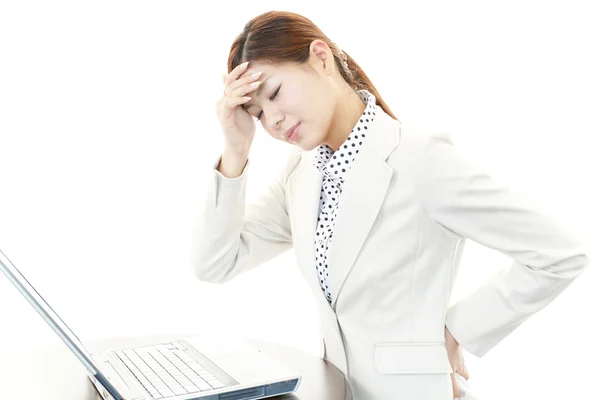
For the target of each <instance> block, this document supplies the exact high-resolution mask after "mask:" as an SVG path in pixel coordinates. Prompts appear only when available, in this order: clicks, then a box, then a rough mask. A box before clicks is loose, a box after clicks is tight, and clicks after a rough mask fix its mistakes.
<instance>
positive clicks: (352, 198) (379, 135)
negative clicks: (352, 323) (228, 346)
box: [290, 106, 400, 310]
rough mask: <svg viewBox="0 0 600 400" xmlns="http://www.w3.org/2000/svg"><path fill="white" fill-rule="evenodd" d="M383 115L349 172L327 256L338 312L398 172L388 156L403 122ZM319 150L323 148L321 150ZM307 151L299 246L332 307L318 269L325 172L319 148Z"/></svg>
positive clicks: (306, 270) (295, 186)
mask: <svg viewBox="0 0 600 400" xmlns="http://www.w3.org/2000/svg"><path fill="white" fill-rule="evenodd" d="M377 112H378V115H377V117H376V118H375V120H374V121H373V124H372V125H371V126H370V127H369V129H370V132H369V135H368V136H367V137H366V138H365V141H364V142H363V144H362V147H361V149H360V153H358V154H357V155H356V158H355V159H354V162H353V163H352V167H351V168H350V169H349V170H348V174H347V176H346V180H345V182H344V186H343V188H342V195H341V196H340V200H339V206H338V207H339V209H338V216H337V219H336V221H335V227H334V229H333V237H332V241H331V245H330V246H329V250H328V252H327V260H328V266H329V289H330V291H331V295H332V305H331V308H332V309H334V310H335V306H336V303H337V298H338V295H339V292H340V290H341V288H342V286H343V284H344V282H345V281H346V277H347V276H348V274H349V273H350V271H351V269H352V266H353V265H354V261H355V259H356V257H357V255H358V252H359V251H360V249H361V248H362V246H363V244H364V242H365V240H366V238H367V236H368V234H369V232H370V230H371V227H372V226H373V223H374V222H375V218H376V217H377V215H378V213H379V209H380V208H381V204H382V203H383V199H384V198H385V194H386V192H387V189H388V186H389V184H390V181H391V178H392V175H393V170H392V168H391V167H390V166H389V165H388V164H387V163H386V160H387V157H388V156H389V154H390V153H391V152H392V150H393V149H395V148H396V147H397V146H398V143H399V137H400V123H399V122H398V121H396V120H395V119H393V118H392V117H390V116H389V115H388V114H386V113H385V112H384V111H383V109H381V107H380V106H377ZM317 149H318V148H317ZM317 149H313V150H311V151H307V152H305V153H304V154H303V157H302V161H301V166H300V168H299V169H298V170H297V171H296V173H294V174H293V175H292V176H291V177H290V182H291V188H290V193H291V198H292V203H293V205H292V208H293V215H294V220H295V231H294V232H293V234H294V239H293V240H294V247H295V248H296V250H297V257H298V263H299V266H300V269H301V270H302V272H303V274H305V276H306V278H307V281H308V282H309V286H310V287H311V289H312V290H313V291H314V292H316V294H317V298H321V300H322V301H324V302H325V303H326V305H327V308H330V307H329V303H327V300H326V299H325V295H324V293H323V291H322V289H321V286H320V282H319V278H318V274H317V272H316V267H315V257H316V252H315V231H316V224H317V217H318V212H319V200H320V199H319V198H320V194H321V185H322V179H323V177H322V175H321V172H320V171H319V170H318V169H317V168H316V167H315V166H314V165H313V160H314V157H315V155H316V150H317Z"/></svg>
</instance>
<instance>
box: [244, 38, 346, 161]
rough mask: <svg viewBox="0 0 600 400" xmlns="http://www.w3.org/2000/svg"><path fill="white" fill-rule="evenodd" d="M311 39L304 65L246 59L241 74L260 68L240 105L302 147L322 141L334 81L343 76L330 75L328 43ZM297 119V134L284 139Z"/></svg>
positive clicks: (273, 133) (275, 135)
mask: <svg viewBox="0 0 600 400" xmlns="http://www.w3.org/2000/svg"><path fill="white" fill-rule="evenodd" d="M315 43H316V45H314V46H311V54H310V59H309V61H308V62H307V64H305V65H302V66H300V65H298V64H295V63H280V64H277V65H274V64H270V63H262V62H260V61H250V63H249V64H248V69H247V70H246V71H245V72H244V74H242V76H245V75H246V74H249V75H251V74H252V73H254V72H257V71H260V72H262V74H261V76H260V77H259V78H258V80H260V81H261V82H263V83H261V85H260V86H259V87H258V88H257V89H256V90H254V91H252V92H249V93H248V96H250V97H252V99H251V100H250V101H248V102H247V103H245V104H244V108H246V110H247V111H248V112H249V113H250V115H252V116H253V117H254V118H255V119H256V118H260V119H259V120H260V122H261V124H262V126H263V129H264V130H265V131H266V132H268V133H269V135H271V136H272V137H273V138H275V139H277V140H281V141H284V142H286V143H290V144H293V145H295V146H298V147H300V148H302V149H304V150H312V149H314V148H315V147H317V146H318V145H320V144H321V143H323V142H324V141H325V138H326V137H327V134H328V132H329V131H330V129H329V127H330V124H331V120H332V117H333V114H334V109H335V104H336V90H335V85H339V84H340V83H339V79H342V80H343V78H341V75H340V76H339V77H338V78H336V77H334V68H335V69H337V68H336V67H335V62H334V60H333V57H332V55H331V51H330V50H329V47H328V46H327V45H325V44H324V43H323V42H320V41H318V42H315ZM319 43H322V44H323V45H320V44H319ZM312 49H314V50H312ZM328 51H329V52H328ZM327 53H328V54H327ZM336 79H338V80H337V81H336ZM261 87H262V90H261ZM258 92H260V93H259V94H258V95H257V93H258ZM298 123H300V125H299V127H298V134H297V135H295V137H294V136H292V138H291V139H292V140H288V138H287V137H286V131H287V130H288V129H289V128H291V127H293V126H295V125H296V124H298Z"/></svg>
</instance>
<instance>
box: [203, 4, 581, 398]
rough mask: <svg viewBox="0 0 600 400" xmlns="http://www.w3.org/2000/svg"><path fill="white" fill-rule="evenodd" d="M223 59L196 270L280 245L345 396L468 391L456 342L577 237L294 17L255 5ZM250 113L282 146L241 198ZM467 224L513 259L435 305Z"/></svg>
mask: <svg viewBox="0 0 600 400" xmlns="http://www.w3.org/2000/svg"><path fill="white" fill-rule="evenodd" d="M228 69H229V74H228V75H227V76H226V78H225V80H224V86H225V91H224V95H223V97H222V98H221V99H219V101H218V102H217V113H218V117H219V120H220V123H221V125H222V130H223V134H224V139H225V149H224V151H223V153H222V154H221V155H219V157H218V159H216V160H215V164H214V168H215V171H214V180H211V182H210V185H209V187H208V197H207V201H206V202H205V204H204V207H203V210H202V212H201V214H200V219H199V221H198V225H197V231H196V239H195V241H194V254H193V269H194V273H195V275H196V276H197V277H198V278H199V279H201V280H204V281H209V282H225V281H227V280H229V279H231V278H233V277H234V276H236V275H238V274H240V273H242V272H244V271H247V270H249V269H251V268H254V267H256V266H258V265H260V264H261V263H263V262H265V261H267V260H270V259H272V258H273V257H275V256H277V255H279V254H281V253H282V252H284V251H286V250H289V249H292V248H293V249H294V252H295V255H296V258H297V261H298V265H299V267H300V269H301V271H302V273H303V275H304V276H305V278H306V280H307V282H308V284H309V287H310V288H311V290H312V291H313V292H314V294H315V296H316V298H317V302H318V309H319V314H320V321H321V329H322V333H323V343H324V346H323V353H322V356H323V358H324V359H326V360H328V361H329V362H331V363H332V364H334V365H335V366H336V367H337V368H338V369H339V370H340V371H342V372H343V373H344V375H345V377H346V379H347V381H348V384H349V388H350V390H351V393H352V396H353V398H354V399H358V400H362V399H365V400H366V399H409V400H412V399H423V400H442V399H452V398H453V397H459V396H460V397H461V398H464V399H474V398H475V396H474V395H473V394H472V393H471V392H470V390H469V388H468V385H467V384H466V379H468V372H467V370H466V368H465V366H464V364H463V359H462V354H461V346H462V347H464V348H466V349H467V350H468V351H469V352H470V353H472V354H474V355H475V356H477V357H481V356H483V355H484V354H486V353H487V352H488V351H489V350H490V349H491V348H493V347H494V346H495V345H497V344H498V343H499V342H500V341H501V340H502V339H503V338H504V337H506V336H507V335H508V334H509V333H511V332H512V331H513V330H514V329H516V328H517V327H518V326H519V325H520V324H521V323H522V322H523V321H525V320H526V319H527V318H528V317H530V316H531V315H532V314H533V313H535V312H536V311H538V310H540V309H542V308H543V307H545V306H546V305H547V304H549V303H550V302H551V301H552V300H553V299H554V298H555V297H556V296H557V295H558V294H559V293H561V292H562V291H563V290H564V289H565V288H566V287H567V286H568V285H569V284H570V283H571V282H572V281H573V280H574V279H575V278H576V277H577V276H578V275H579V274H580V273H581V271H582V270H583V269H584V267H585V266H586V265H587V256H586V253H585V251H584V249H582V246H581V244H580V242H579V240H578V239H577V238H576V237H575V236H574V235H572V234H568V233H566V230H565V228H564V227H562V226H560V225H559V224H557V223H556V222H555V221H553V220H552V219H550V218H548V217H546V216H545V215H543V214H542V213H541V212H539V211H537V210H535V209H534V208H533V207H531V206H530V205H529V204H528V202H527V201H526V199H524V198H523V197H521V196H520V195H518V194H517V193H515V192H514V191H512V190H511V189H510V188H508V187H506V186H505V185H502V184H501V183H499V182H497V181H496V180H494V179H492V177H491V176H489V175H488V174H486V173H485V172H484V171H482V170H481V169H480V168H479V167H478V166H477V165H476V164H474V163H472V162H470V161H469V160H468V159H466V157H464V156H463V155H461V153H460V152H459V151H458V150H457V149H456V148H455V147H454V146H453V144H452V140H451V137H450V136H449V135H448V134H447V133H436V132H428V131H424V130H421V129H419V128H418V127H415V126H410V125H407V124H405V123H401V122H400V121H398V120H397V119H396V118H395V116H394V115H393V114H392V112H391V111H390V110H389V108H388V107H387V105H386V104H385V102H384V101H383V100H382V98H381V96H380V95H379V93H378V91H377V90H376V89H375V87H374V86H373V84H372V83H371V81H370V80H369V78H368V77H367V76H366V74H365V73H364V71H363V70H362V69H361V68H360V67H359V66H358V65H357V64H356V62H354V60H353V59H352V58H351V57H350V56H347V55H346V54H345V53H343V52H342V51H341V50H340V49H339V48H337V46H336V45H335V43H334V42H332V41H331V40H330V39H329V38H327V36H325V35H324V34H323V33H322V32H321V31H320V30H319V29H318V28H317V27H316V26H315V25H314V24H313V23H312V22H311V21H310V20H308V19H307V18H305V17H302V16H300V15H297V14H294V13H290V12H268V13H265V14H263V15H260V16H258V17H256V18H254V19H253V20H252V21H250V22H249V23H248V24H247V25H246V27H245V29H244V31H243V32H242V33H241V34H240V35H239V36H238V37H237V38H236V40H235V42H234V43H233V45H232V47H231V53H230V56H229V61H228ZM253 118H256V120H257V121H260V122H261V124H262V126H263V128H264V129H265V131H266V132H268V133H269V135H271V136H272V137H273V138H274V139H276V140H282V141H284V142H286V143H289V144H291V145H292V146H294V148H293V151H292V152H291V154H290V157H289V161H288V162H287V164H286V165H285V167H284V168H283V171H281V174H280V175H279V178H278V179H277V180H276V181H275V182H273V183H272V184H271V185H270V187H269V188H268V190H267V191H266V192H265V193H264V194H263V195H262V196H261V197H260V199H259V200H258V201H257V202H255V203H252V204H246V200H245V198H246V197H245V193H246V182H247V170H248V168H249V165H250V161H249V160H248V154H249V151H250V146H251V143H252V140H253V137H254V133H255V123H254V121H253V120H252V119H253ZM467 238H468V239H472V240H474V241H476V242H478V243H480V244H483V245H485V246H487V247H490V248H494V249H497V250H499V251H502V252H503V253H504V254H506V255H508V256H510V257H512V258H513V259H514V262H513V263H512V265H510V267H509V268H507V269H506V270H504V271H502V273H500V274H498V275H497V276H495V277H494V278H493V279H491V280H490V281H489V282H487V283H486V284H485V285H483V286H482V287H481V288H479V289H478V290H477V291H475V292H474V293H472V294H471V295H469V296H468V297H466V298H464V299H463V300H462V301H460V302H458V303H456V304H454V305H453V306H452V307H448V300H449V297H450V294H451V292H452V289H453V284H454V281H455V277H456V274H457V272H458V266H459V262H460V258H461V253H462V250H463V246H464V242H465V239H467ZM459 344H460V346H459Z"/></svg>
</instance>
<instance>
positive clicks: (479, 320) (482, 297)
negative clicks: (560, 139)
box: [414, 132, 588, 357]
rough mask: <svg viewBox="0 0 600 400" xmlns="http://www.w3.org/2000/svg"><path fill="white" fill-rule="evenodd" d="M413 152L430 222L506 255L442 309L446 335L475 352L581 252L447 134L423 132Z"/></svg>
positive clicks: (560, 280)
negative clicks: (506, 260)
mask: <svg viewBox="0 0 600 400" xmlns="http://www.w3.org/2000/svg"><path fill="white" fill-rule="evenodd" d="M419 155H420V157H418V161H417V162H416V165H417V168H416V170H415V175H414V186H415V190H416V193H417V195H418V197H419V198H420V201H421V204H422V206H423V208H424V210H425V212H426V213H427V214H428V215H429V217H430V219H431V220H433V221H434V222H435V223H436V224H437V225H438V226H439V227H440V228H441V229H442V230H443V231H444V232H445V233H446V234H447V235H449V236H451V237H458V238H467V239H471V240H473V241H475V242H477V243H480V244H482V245H484V246H486V247H489V248H492V249H495V250H498V251H500V252H502V253H504V254H505V255H507V256H509V257H511V258H512V259H513V262H512V263H511V264H510V265H509V266H508V268H505V269H503V270H502V271H500V272H499V273H498V274H495V275H494V276H493V277H492V278H491V279H490V280H488V281H487V282H486V283H485V284H483V285H482V286H481V287H479V288H478V289H477V290H475V291H474V292H473V293H471V294H470V295H468V296H466V297H465V298H463V299H462V300H460V301H458V302H456V303H455V304H453V305H452V306H450V307H449V308H448V309H447V314H446V326H447V328H448V330H449V331H450V333H451V334H452V335H453V336H454V337H455V339H456V340H457V341H458V342H459V344H460V345H461V346H463V347H464V348H465V349H466V350H467V351H469V352H470V353H471V354H473V355H475V356H477V357H482V356H483V355H485V354H486V353H487V352H488V351H489V350H490V349H491V348H493V347H494V346H495V345H496V344H498V343H499V342H500V341H501V340H502V339H503V338H505V337H506V336H507V335H508V334H510V333H511V332H512V331H514V330H515V329H516V328H517V327H518V326H519V325H520V324H522V323H523V322H524V321H525V320H527V319H528V318H529V317H530V316H531V315H532V314H534V313H535V312H537V311H539V310H541V309H542V308H544V307H545V306H546V305H548V304H549V303H550V302H551V301H552V300H553V299H554V298H556V297H557V296H558V295H559V294H560V293H561V292H562V291H563V290H565V288H566V287H567V286H568V285H569V284H570V283H571V282H572V281H573V280H574V279H575V278H576V277H577V276H578V275H579V274H581V272H582V270H584V268H585V267H586V266H587V265H588V256H587V253H586V249H584V246H583V244H582V242H581V241H580V239H579V238H578V237H577V236H576V235H575V234H573V233H571V232H568V230H567V229H566V227H565V226H561V224H559V223H558V222H557V221H556V220H555V219H553V218H551V217H549V216H547V215H544V214H543V213H542V212H541V211H539V210H537V209H536V208H535V207H534V206H532V202H531V201H529V199H527V198H525V197H524V196H523V195H522V194H520V193H518V192H516V191H515V190H512V189H511V188H510V187H507V186H506V185H505V184H503V183H501V182H499V181H497V180H495V179H494V178H493V177H492V176H490V175H489V174H488V173H486V172H485V171H484V170H482V169H481V168H480V167H479V166H478V165H477V164H476V163H475V162H473V161H472V160H470V159H468V158H467V157H465V156H464V155H463V154H461V153H460V152H459V151H458V150H457V148H455V146H454V144H453V142H452V139H451V137H450V135H449V134H448V133H445V132H442V133H435V134H431V135H428V136H427V137H426V139H425V140H424V141H423V147H422V152H419Z"/></svg>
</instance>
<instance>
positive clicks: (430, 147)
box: [388, 121, 454, 168]
mask: <svg viewBox="0 0 600 400" xmlns="http://www.w3.org/2000/svg"><path fill="white" fill-rule="evenodd" d="M447 146H454V141H453V139H452V136H451V135H450V133H449V132H447V131H441V130H437V129H431V128H429V127H427V126H424V125H419V124H415V123H411V122H406V121H402V122H401V123H400V140H399V144H398V146H397V147H396V148H395V149H394V151H392V153H390V156H389V159H388V163H389V164H390V165H391V166H392V167H394V168H400V167H402V168H406V167H411V166H412V167H414V166H417V165H420V164H422V163H423V162H427V160H428V158H429V156H431V155H432V154H434V153H435V152H436V151H438V149H440V148H446V147H447Z"/></svg>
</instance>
